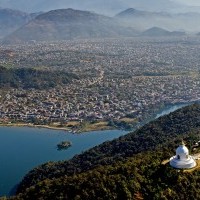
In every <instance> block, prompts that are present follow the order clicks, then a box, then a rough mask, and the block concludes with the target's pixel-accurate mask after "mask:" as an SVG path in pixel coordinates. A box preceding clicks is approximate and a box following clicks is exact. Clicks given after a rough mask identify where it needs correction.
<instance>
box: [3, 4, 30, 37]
mask: <svg viewBox="0 0 200 200" xmlns="http://www.w3.org/2000/svg"><path fill="white" fill-rule="evenodd" d="M30 20H31V16H30V15H29V14H28V13H25V12H21V11H18V10H12V9H3V8H0V38H3V37H4V36H6V35H8V34H10V33H12V32H13V31H15V30H17V29H18V28H19V27H21V26H22V25H24V24H25V23H27V22H28V21H30Z"/></svg>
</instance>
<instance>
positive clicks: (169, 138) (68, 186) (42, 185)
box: [15, 104, 200, 199]
mask: <svg viewBox="0 0 200 200" xmlns="http://www.w3.org/2000/svg"><path fill="white" fill-rule="evenodd" d="M199 128H200V105H199V104H194V105H191V106H187V107H184V108H182V109H179V110H177V111H175V112H174V113H170V114H169V115H166V116H163V117H160V118H158V119H157V120H155V121H152V122H150V123H149V124H147V125H145V126H143V127H142V128H140V129H139V130H137V131H135V132H133V133H129V134H127V135H125V136H122V137H120V138H119V139H115V140H113V141H111V142H105V143H103V144H101V145H99V146H97V147H94V148H92V149H90V150H88V151H86V152H85V153H83V154H81V155H78V156H75V157H74V158H73V159H71V160H69V161H63V162H55V163H53V162H51V163H47V164H44V165H42V166H39V167H37V168H35V169H33V170H32V171H30V172H29V173H28V174H27V175H26V176H25V177H24V179H23V180H22V182H21V184H20V185H19V187H18V193H23V195H22V194H20V195H19V196H18V197H20V198H22V199H23V198H24V199H26V197H27V199H28V197H30V196H34V195H35V197H36V198H37V199H38V198H39V197H41V196H42V197H47V198H43V199H48V198H50V197H51V198H53V199H56V198H54V197H53V194H56V195H57V196H59V195H60V196H61V197H63V195H64V196H65V197H66V199H74V198H75V197H76V196H77V195H78V196H77V197H76V198H75V199H92V197H95V196H96V197H98V196H99V195H100V193H99V192H100V191H101V192H102V191H104V193H105V195H108V194H109V193H110V194H112V195H117V196H116V198H114V197H113V198H109V197H108V198H103V196H102V198H100V199H120V198H119V196H118V195H121V193H120V192H121V191H120V190H118V189H119V188H118V187H119V186H120V185H121V187H122V188H121V189H122V190H123V192H124V191H125V190H127V193H130V194H129V195H130V196H131V197H130V198H128V197H127V198H123V199H131V198H132V197H133V195H139V196H140V195H142V197H145V195H147V196H148V192H150V191H151V189H152V188H151V187H154V186H153V183H151V181H154V179H155V177H156V180H157V178H158V177H157V175H155V177H151V175H152V174H151V173H153V174H156V173H159V174H163V170H164V171H165V170H168V171H169V170H170V169H168V168H163V167H162V168H160V167H161V166H160V162H161V160H163V159H166V158H169V156H170V155H173V154H174V151H175V147H176V146H177V145H178V141H179V142H180V140H181V139H185V140H186V141H189V140H197V138H198V135H197V133H198V129H199ZM166 147H167V148H166ZM146 152H149V153H146ZM152 161H155V162H152ZM139 169H140V170H139ZM138 170H139V171H140V172H138ZM148 170H150V172H149V173H150V174H146V173H148ZM152 170H153V171H152ZM157 170H158V171H157ZM132 172H134V173H135V175H134V176H136V177H134V176H133V174H131V173H132ZM174 173H175V172H173V171H172V172H171V171H170V172H169V175H167V176H166V177H165V178H166V180H162V178H160V179H159V181H160V183H158V184H161V183H162V182H163V181H164V182H165V181H167V183H166V184H169V183H168V181H170V180H171V179H173V178H176V177H177V176H178V175H177V174H174ZM102 174H105V176H102ZM92 176H94V177H95V178H93V179H92V178H91V177H92ZM137 176H138V177H137ZM147 178H148V179H149V185H148V184H146V181H148V180H146V179H147ZM186 179H187V178H186ZM112 180H113V182H112ZM195 180H196V179H195ZM41 181H43V182H41ZM130 181H131V182H130ZM174 181H177V180H174ZM108 182H109V183H108ZM84 183H85V185H84ZM86 183H87V184H88V185H87V184H86ZM106 183H107V184H108V185H106ZM195 183H196V182H195ZM142 184H145V188H146V194H145V195H144V194H143V192H144V191H143V189H145V188H143V186H142ZM134 185H135V186H134ZM133 187H135V189H136V190H137V191H136V190H135V189H134V188H133ZM147 187H148V188H147ZM159 187H164V185H160V186H159V185H158V188H159ZM165 187H166V186H165ZM170 187H171V186H170ZM27 188H29V189H27ZM95 188H96V190H95ZM97 188H98V189H97ZM141 188H142V189H141ZM155 188H156V187H155ZM165 189H166V188H165ZM88 190H90V192H91V191H93V194H90V196H88V198H87V195H88V192H89V191H88ZM173 190H176V189H173ZM80 191H81V192H80ZM84 191H85V193H84ZM76 192H77V194H76ZM152 192H154V191H153V190H152ZM168 192H169V191H168ZM83 193H84V194H83ZM70 194H73V195H74V196H73V195H72V196H70ZM196 194H197V193H196ZM49 195H50V196H49ZM79 195H80V198H79ZM91 195H92V196H91ZM102 195H103V193H102ZM124 195H125V194H124ZM126 195H128V194H126ZM152 195H154V194H152ZM139 196H138V198H139ZM89 197H91V198H89ZM15 198H17V197H15ZM186 199H187V198H186Z"/></svg>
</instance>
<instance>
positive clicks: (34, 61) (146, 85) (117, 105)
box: [0, 37, 200, 125]
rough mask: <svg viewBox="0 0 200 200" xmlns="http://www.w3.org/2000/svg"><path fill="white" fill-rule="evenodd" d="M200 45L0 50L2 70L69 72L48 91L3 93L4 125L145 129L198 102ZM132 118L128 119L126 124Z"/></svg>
mask: <svg viewBox="0 0 200 200" xmlns="http://www.w3.org/2000/svg"><path fill="white" fill-rule="evenodd" d="M199 52H200V39H198V38H186V37H183V38H173V39H166V38H165V39H164V38H162V39H144V38H143V39H139V38H134V39H128V38H127V39H121V40H117V39H109V40H92V41H89V40H80V41H62V42H55V43H34V42H32V43H31V44H30V43H29V44H24V45H18V46H1V47H0V65H2V66H5V67H8V68H12V67H14V68H20V67H27V68H28V67H31V68H32V67H34V68H38V69H40V68H46V69H48V70H52V71H53V70H56V71H60V73H62V72H63V71H66V72H72V73H75V74H77V75H78V77H79V79H78V80H73V81H72V82H71V83H69V84H64V85H57V86H56V87H54V88H48V89H45V90H44V89H40V90H38V89H34V88H32V89H28V90H27V89H23V88H1V89H0V102H1V104H0V117H1V118H0V120H1V123H8V122H9V123H10V122H16V121H17V122H19V121H20V122H29V123H38V124H49V123H52V122H59V123H62V125H64V124H65V123H67V122H70V121H77V122H81V123H83V122H85V121H90V122H93V121H106V122H111V121H113V120H118V121H123V120H124V121H126V122H127V121H128V122H131V123H132V124H135V123H137V122H142V121H144V120H145V119H147V118H149V117H151V116H152V115H153V114H154V113H155V112H156V111H158V110H159V109H161V108H163V107H164V106H166V105H170V104H176V103H183V102H192V101H197V100H199V98H200V79H199V78H200V73H199V72H200V71H199V69H200V56H199ZM130 119H132V120H130Z"/></svg>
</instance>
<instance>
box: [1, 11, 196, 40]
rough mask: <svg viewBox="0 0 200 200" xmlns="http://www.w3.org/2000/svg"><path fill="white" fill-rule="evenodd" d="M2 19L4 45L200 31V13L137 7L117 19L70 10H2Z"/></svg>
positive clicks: (124, 12)
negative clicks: (38, 11)
mask: <svg viewBox="0 0 200 200" xmlns="http://www.w3.org/2000/svg"><path fill="white" fill-rule="evenodd" d="M0 16H1V18H0V24H1V28H0V37H1V38H3V37H4V38H3V42H4V43H20V42H27V41H32V40H34V41H56V40H72V39H89V38H111V37H112V38H116V37H133V36H140V35H142V36H145V35H146V36H156V37H158V36H181V35H184V32H188V33H195V32H199V31H200V22H199V21H198V20H196V19H198V18H200V13H181V14H172V13H167V12H150V11H142V10H137V9H134V8H129V9H126V10H124V11H122V12H120V13H118V14H117V15H115V16H114V17H108V16H104V15H101V14H96V13H94V12H91V11H82V10H74V9H71V8H68V9H58V10H52V11H49V12H45V13H34V14H27V13H24V12H20V11H16V10H10V9H1V10H0ZM153 27H154V28H153ZM155 27H157V28H156V29H155ZM152 28H153V29H152ZM161 29H162V31H161ZM149 34H150V35H149Z"/></svg>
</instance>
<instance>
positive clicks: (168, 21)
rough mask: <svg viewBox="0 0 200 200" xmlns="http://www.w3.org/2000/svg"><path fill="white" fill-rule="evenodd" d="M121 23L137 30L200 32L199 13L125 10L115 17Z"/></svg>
mask: <svg viewBox="0 0 200 200" xmlns="http://www.w3.org/2000/svg"><path fill="white" fill-rule="evenodd" d="M115 17H116V18H117V19H119V20H120V21H121V23H123V24H126V25H127V26H132V27H135V29H138V30H144V29H149V28H152V27H155V26H156V27H161V28H164V29H168V30H170V31H177V30H185V31H187V32H198V31H199V30H200V22H199V20H196V19H199V18H200V13H191V12H187V13H169V12H150V11H142V10H137V9H134V8H129V9H126V10H124V11H122V12H120V13H118V14H117V15H116V16H115Z"/></svg>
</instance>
